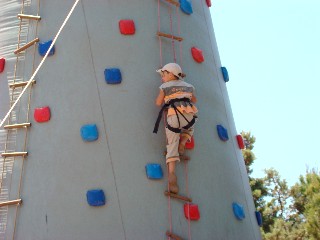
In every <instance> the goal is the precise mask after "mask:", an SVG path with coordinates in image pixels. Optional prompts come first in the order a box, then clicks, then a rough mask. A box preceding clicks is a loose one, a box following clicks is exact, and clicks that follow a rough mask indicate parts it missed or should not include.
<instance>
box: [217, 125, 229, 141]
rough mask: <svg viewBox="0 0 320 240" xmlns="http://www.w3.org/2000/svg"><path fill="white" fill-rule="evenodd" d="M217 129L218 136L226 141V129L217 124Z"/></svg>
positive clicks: (227, 138) (227, 137)
mask: <svg viewBox="0 0 320 240" xmlns="http://www.w3.org/2000/svg"><path fill="white" fill-rule="evenodd" d="M217 131H218V136H219V138H220V139H221V140H222V141H224V142H226V141H228V140H229V136H228V130H227V129H225V128H224V127H223V126H222V125H217Z"/></svg>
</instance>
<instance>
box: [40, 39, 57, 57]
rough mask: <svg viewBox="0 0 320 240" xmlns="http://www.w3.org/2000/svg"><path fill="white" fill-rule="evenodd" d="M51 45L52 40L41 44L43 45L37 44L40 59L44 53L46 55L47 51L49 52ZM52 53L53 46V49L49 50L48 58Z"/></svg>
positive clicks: (53, 49)
mask: <svg viewBox="0 0 320 240" xmlns="http://www.w3.org/2000/svg"><path fill="white" fill-rule="evenodd" d="M51 44H52V40H50V41H47V42H43V43H39V47H38V51H39V54H40V55H41V56H42V57H43V56H45V55H46V53H47V51H48V50H49V48H50V46H51ZM54 52H55V47H54V45H53V47H52V48H51V50H50V52H49V54H48V56H51V55H53V54H54Z"/></svg>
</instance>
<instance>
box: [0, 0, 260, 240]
mask: <svg viewBox="0 0 320 240" xmlns="http://www.w3.org/2000/svg"><path fill="white" fill-rule="evenodd" d="M210 6H211V1H210V0H180V1H178V0H81V1H79V0H63V1H62V0H60V1H50V0H10V1H8V0H0V119H1V128H0V147H1V149H0V151H1V159H0V180H1V183H0V184H1V185H0V187H1V192H0V239H19V240H43V239H47V240H58V239H59V240H73V239H74V240H88V239H92V240H100V239H101V240H102V239H104V240H105V239H107V240H124V239H127V240H138V239H139V240H141V239H143V240H158V239H196V240H213V239H214V240H224V239H229V240H235V239H239V240H251V239H252V240H253V239H261V236H260V231H259V224H261V222H260V218H259V214H258V213H256V212H255V208H254V204H253V200H252V195H251V190H250V187H249V183H248V177H247V173H246V168H245V165H244V161H243V158H242V154H241V149H242V148H244V143H243V141H242V139H241V137H240V136H239V135H238V133H237V131H236V128H235V124H234V120H233V116H232V112H231V107H230V102H229V98H228V94H227V89H226V84H232V82H231V81H230V83H227V82H228V80H229V77H228V72H227V69H226V68H225V67H223V66H222V65H221V62H220V59H219V54H218V49H217V44H216V39H215V35H214V31H213V26H212V20H211V16H210V11H209V10H210V8H209V7H210ZM168 62H177V63H179V64H180V65H181V66H182V69H183V71H184V72H185V73H186V75H187V77H186V79H185V81H187V82H189V83H191V84H193V85H194V86H195V88H196V94H197V98H198V103H197V107H198V108H199V115H198V117H199V120H198V121H197V123H196V127H195V135H194V137H193V139H192V141H191V142H189V143H187V148H188V150H187V152H186V154H187V155H188V156H189V157H190V160H189V161H181V162H180V163H179V164H178V165H177V170H176V171H177V176H178V182H179V186H180V192H179V194H178V195H174V194H169V193H168V192H166V190H167V169H166V164H165V157H164V155H163V153H164V151H165V147H166V139H165V134H164V125H163V124H162V125H161V126H160V131H159V133H158V134H157V135H156V134H154V133H153V132H152V130H153V126H154V123H155V120H156V117H157V114H158V111H159V108H158V107H156V106H155V104H154V100H155V98H156V96H157V94H158V92H159V86H160V85H161V79H160V77H159V75H158V74H157V73H156V71H155V70H156V69H158V68H160V67H161V66H163V65H164V64H166V63H168Z"/></svg>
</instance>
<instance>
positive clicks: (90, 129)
mask: <svg viewBox="0 0 320 240" xmlns="http://www.w3.org/2000/svg"><path fill="white" fill-rule="evenodd" d="M80 133H81V137H82V139H83V141H85V142H93V141H96V140H97V139H98V138H99V132H98V128H97V125H96V124H87V125H83V126H82V127H81V130H80Z"/></svg>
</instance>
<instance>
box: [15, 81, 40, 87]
mask: <svg viewBox="0 0 320 240" xmlns="http://www.w3.org/2000/svg"><path fill="white" fill-rule="evenodd" d="M35 83H36V80H32V83H31V85H32V84H35ZM27 84H28V81H27V82H17V83H11V84H9V88H16V87H24V86H26V85H27Z"/></svg>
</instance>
